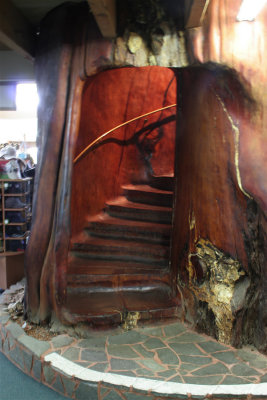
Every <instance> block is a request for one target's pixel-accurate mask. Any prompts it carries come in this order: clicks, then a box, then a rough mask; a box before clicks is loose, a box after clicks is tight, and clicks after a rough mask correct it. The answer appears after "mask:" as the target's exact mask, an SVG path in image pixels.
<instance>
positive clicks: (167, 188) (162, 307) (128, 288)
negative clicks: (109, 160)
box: [65, 176, 178, 325]
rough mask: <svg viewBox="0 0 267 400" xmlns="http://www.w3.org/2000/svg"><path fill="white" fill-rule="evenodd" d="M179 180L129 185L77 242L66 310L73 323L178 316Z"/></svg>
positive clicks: (74, 242)
mask: <svg viewBox="0 0 267 400" xmlns="http://www.w3.org/2000/svg"><path fill="white" fill-rule="evenodd" d="M172 187H173V177H171V176H168V177H158V178H157V177H155V178H153V179H152V182H151V185H147V184H144V185H141V184H136V185H124V186H123V187H122V192H123V194H122V196H119V197H118V198H116V199H113V200H111V201H107V202H106V206H105V208H104V210H103V212H102V213H100V214H99V215H96V216H95V217H93V218H90V219H88V222H87V225H86V227H85V229H84V231H83V232H82V233H81V234H80V235H78V236H77V237H75V238H73V239H72V244H71V249H70V253H69V262H68V270H67V295H66V305H65V307H66V310H67V311H68V312H69V315H71V316H72V321H73V320H75V322H78V321H87V322H91V323H92V324H103V325H110V324H117V323H119V322H121V320H122V315H126V314H127V313H128V312H139V313H140V317H141V318H143V319H151V318H156V319H159V318H165V317H170V316H174V315H175V314H176V313H177V308H178V303H177V298H175V294H174V291H173V288H172V284H171V282H170V276H171V274H170V265H169V264H170V262H169V259H170V237H171V219H172V201H173V191H172V190H171V188H172Z"/></svg>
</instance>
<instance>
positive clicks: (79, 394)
mask: <svg viewBox="0 0 267 400" xmlns="http://www.w3.org/2000/svg"><path fill="white" fill-rule="evenodd" d="M0 333H1V351H2V352H3V353H4V354H5V355H6V356H7V358H8V359H9V360H10V361H11V362H12V363H13V364H15V365H16V366H17V367H18V368H19V369H21V370H22V371H23V372H24V373H26V374H27V375H29V376H30V377H32V378H33V379H35V380H37V381H39V382H41V383H43V384H45V385H46V386H48V387H50V388H51V389H53V390H55V391H57V392H59V393H60V394H63V395H65V396H69V397H70V398H73V399H75V400H86V399H90V400H102V399H105V400H113V399H115V398H116V399H120V398H121V399H122V398H127V400H128V399H130V400H132V399H133V398H135V399H139V400H143V399H144V398H146V399H148V400H160V399H164V398H165V399H166V398H170V399H188V398H189V399H190V398H191V399H192V398H202V399H204V398H206V399H222V398H229V397H231V396H238V398H241V399H252V398H255V399H256V398H258V399H259V398H260V399H263V398H264V399H267V383H258V384H255V383H253V384H239V385H197V384H185V383H176V382H165V381H159V380H153V379H147V378H139V377H130V376H126V375H117V374H114V373H103V372H98V371H95V370H92V369H87V368H84V367H82V366H80V365H78V364H76V363H74V362H72V361H69V360H67V359H66V358H64V357H62V356H61V355H59V354H57V353H55V352H53V353H49V354H46V353H47V351H48V350H49V348H50V346H49V343H48V342H45V341H39V340H37V339H35V338H32V337H30V336H28V335H27V334H26V333H25V332H24V331H23V329H22V328H21V327H20V326H19V325H18V324H16V323H14V322H11V321H10V319H9V315H8V314H7V313H3V312H1V313H0ZM120 394H122V395H123V397H121V396H120ZM159 396H160V397H159ZM169 396H170V397H169ZM252 396H253V397H252Z"/></svg>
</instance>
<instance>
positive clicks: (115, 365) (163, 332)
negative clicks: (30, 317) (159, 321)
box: [46, 322, 267, 385]
mask: <svg viewBox="0 0 267 400" xmlns="http://www.w3.org/2000/svg"><path fill="white" fill-rule="evenodd" d="M55 351H56V352H57V353H59V354H60V355H62V356H63V357H65V358H66V359H68V360H70V361H73V362H74V363H77V364H79V365H80V366H83V367H85V368H88V369H93V370H95V371H99V372H111V373H114V374H120V375H127V376H131V377H144V378H149V379H154V380H161V381H170V382H177V383H189V384H209V385H218V384H223V385H233V384H234V385H236V384H251V383H263V382H267V357H265V356H263V355H262V354H260V353H258V352H257V351H256V350H255V349H250V348H243V349H240V350H238V349H234V348H232V347H230V346H226V345H223V344H220V343H218V342H216V341H215V340H213V339H212V338H210V337H208V336H206V335H200V334H197V333H195V332H193V331H191V330H190V329H189V328H188V327H187V326H186V325H184V324H182V323H180V322H176V323H171V324H168V325H158V326H156V327H139V328H136V329H133V330H131V331H120V332H118V330H117V331H116V333H109V334H105V333H98V334H92V336H91V337H89V338H87V339H80V340H78V339H74V338H70V337H68V336H66V335H60V336H57V337H55V338H54V339H52V341H51V347H50V350H49V351H48V352H47V353H46V354H48V353H49V352H55Z"/></svg>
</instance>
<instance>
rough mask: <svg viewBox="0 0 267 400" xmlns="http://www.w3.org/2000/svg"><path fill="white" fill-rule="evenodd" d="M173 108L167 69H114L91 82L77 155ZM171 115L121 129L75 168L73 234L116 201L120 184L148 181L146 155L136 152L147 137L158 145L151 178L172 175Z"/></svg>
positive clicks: (173, 80)
mask: <svg viewBox="0 0 267 400" xmlns="http://www.w3.org/2000/svg"><path fill="white" fill-rule="evenodd" d="M175 103H176V77H175V75H174V73H173V71H172V70H170V69H167V68H162V67H144V68H121V69H113V70H108V71H104V72H101V73H99V74H97V75H95V76H93V77H91V78H89V79H88V81H87V82H86V84H85V87H84V91H83V98H82V109H81V121H80V128H79V133H78V137H77V143H76V150H75V156H77V154H79V153H80V152H81V151H82V150H83V149H84V148H85V147H86V146H87V145H88V144H89V143H91V142H92V141H93V140H94V139H96V138H97V137H99V136H100V135H101V134H103V133H105V132H106V131H108V130H110V129H111V128H113V127H115V126H117V125H119V124H121V123H123V122H125V121H128V120H130V119H132V118H135V117H137V116H139V115H142V114H145V113H148V112H150V111H153V110H155V109H159V108H161V107H164V106H167V105H169V104H175ZM175 115H176V107H174V108H171V109H169V110H165V111H162V112H159V113H156V114H153V115H150V116H148V117H145V118H142V119H140V120H137V121H135V122H133V123H131V124H129V125H127V126H125V127H123V128H120V129H118V130H116V131H115V132H113V133H112V134H111V135H109V136H108V137H107V138H106V139H104V141H103V142H102V143H101V144H100V145H99V146H98V147H97V148H96V149H94V150H93V151H91V152H90V153H89V154H86V155H85V156H84V157H83V158H82V159H81V160H80V161H78V162H77V164H75V165H74V169H73V179H72V211H71V217H72V233H76V232H78V231H80V230H81V229H82V228H83V226H84V224H85V222H86V217H87V216H89V215H94V214H97V213H99V212H100V211H101V209H102V208H103V207H104V204H105V201H106V200H108V199H111V198H113V197H116V196H117V195H118V194H119V193H120V191H121V189H120V188H121V185H122V184H124V183H132V182H138V181H139V182H140V181H147V180H149V177H148V171H147V168H146V166H145V162H144V154H142V153H141V152H140V151H139V150H138V143H139V146H140V144H141V142H142V140H143V138H144V135H145V134H148V138H149V139H154V140H156V144H155V148H154V151H153V153H152V158H151V160H150V161H151V165H152V168H153V171H154V174H155V175H162V174H168V173H171V172H173V168H174V141H175V129H176V122H175ZM146 128H147V129H146ZM158 136H159V140H158V141H157V138H158ZM146 148H147V146H146Z"/></svg>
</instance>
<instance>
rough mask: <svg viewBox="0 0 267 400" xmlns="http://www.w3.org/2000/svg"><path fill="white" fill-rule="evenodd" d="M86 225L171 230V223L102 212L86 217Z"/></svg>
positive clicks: (168, 231) (167, 231)
mask: <svg viewBox="0 0 267 400" xmlns="http://www.w3.org/2000/svg"><path fill="white" fill-rule="evenodd" d="M87 221H88V225H87V226H86V228H87V229H88V227H90V224H91V223H92V224H104V225H115V226H120V225H121V226H126V227H127V226H129V227H136V228H142V229H146V230H153V231H160V232H166V233H170V231H171V224H159V223H157V222H146V221H139V220H130V219H123V218H119V217H112V216H110V215H108V214H105V213H102V214H98V215H97V216H95V217H93V218H88V220H87Z"/></svg>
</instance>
